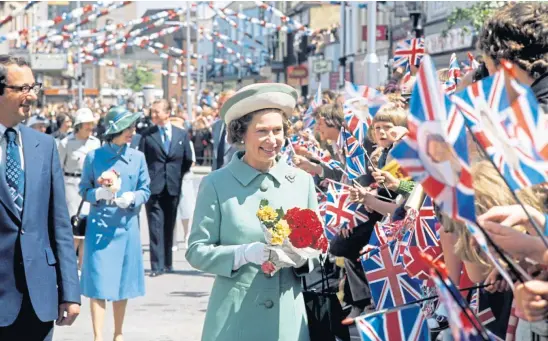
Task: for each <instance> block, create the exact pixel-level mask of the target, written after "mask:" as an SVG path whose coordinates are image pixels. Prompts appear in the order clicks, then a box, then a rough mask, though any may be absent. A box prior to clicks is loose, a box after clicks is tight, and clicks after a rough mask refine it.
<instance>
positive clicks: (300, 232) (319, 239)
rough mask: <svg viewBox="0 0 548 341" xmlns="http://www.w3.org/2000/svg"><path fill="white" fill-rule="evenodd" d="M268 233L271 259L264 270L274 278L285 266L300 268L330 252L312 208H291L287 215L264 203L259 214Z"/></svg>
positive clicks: (320, 224) (321, 227)
mask: <svg viewBox="0 0 548 341" xmlns="http://www.w3.org/2000/svg"><path fill="white" fill-rule="evenodd" d="M257 217H258V218H259V220H260V221H261V224H262V226H263V230H264V232H265V239H266V241H267V244H268V249H269V250H270V251H272V252H271V259H270V260H269V261H268V262H266V263H265V264H263V266H262V267H261V268H262V270H263V272H265V273H266V274H269V275H272V274H274V273H275V272H276V271H277V270H279V269H280V268H283V267H289V266H293V267H300V266H302V265H303V264H304V263H306V260H307V259H309V258H312V257H315V256H318V255H319V254H320V253H322V252H323V253H325V252H327V249H328V244H329V243H328V242H327V239H326V238H325V235H324V232H323V225H322V223H321V220H320V219H319V218H318V215H317V214H316V212H314V211H313V210H311V209H308V208H305V209H301V208H298V207H294V208H291V209H289V210H287V212H285V213H284V211H283V209H282V208H279V209H277V210H275V209H274V208H272V207H270V206H269V205H268V201H266V200H263V201H262V202H261V204H260V207H259V210H258V211H257Z"/></svg>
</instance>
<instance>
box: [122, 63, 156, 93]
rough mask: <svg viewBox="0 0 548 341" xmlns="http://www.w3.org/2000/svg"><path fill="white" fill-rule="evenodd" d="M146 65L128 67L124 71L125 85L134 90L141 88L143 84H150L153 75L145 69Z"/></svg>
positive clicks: (137, 90)
mask: <svg viewBox="0 0 548 341" xmlns="http://www.w3.org/2000/svg"><path fill="white" fill-rule="evenodd" d="M147 69H148V68H147V67H146V65H139V66H137V67H134V68H129V69H127V70H125V72H124V83H125V86H126V87H128V88H130V89H131V90H133V91H135V92H139V91H141V90H143V86H144V85H146V84H150V83H151V82H152V81H153V79H154V76H153V74H152V72H150V71H148V70H147Z"/></svg>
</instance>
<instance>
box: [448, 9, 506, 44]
mask: <svg viewBox="0 0 548 341" xmlns="http://www.w3.org/2000/svg"><path fill="white" fill-rule="evenodd" d="M504 4H505V2H504V1H478V2H476V3H474V4H473V5H472V6H470V7H465V8H456V9H455V10H453V13H451V14H450V15H449V17H447V27H446V28H445V29H444V30H443V31H442V35H443V36H444V37H445V36H446V35H447V32H448V31H449V30H450V29H452V28H453V27H454V26H455V25H457V24H458V23H459V22H463V21H464V22H469V23H470V24H471V25H472V27H473V29H474V31H476V32H479V31H480V30H481V28H482V27H483V24H484V23H485V21H486V20H487V19H488V18H489V17H491V15H493V13H495V12H496V10H497V9H498V8H500V7H502V6H503V5H504ZM463 31H464V32H463V33H469V31H470V30H469V28H468V27H463Z"/></svg>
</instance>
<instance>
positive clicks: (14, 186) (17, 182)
mask: <svg viewBox="0 0 548 341" xmlns="http://www.w3.org/2000/svg"><path fill="white" fill-rule="evenodd" d="M5 135H6V139H7V141H8V144H7V146H6V181H7V183H8V186H9V188H10V193H11V198H12V199H13V202H14V203H15V207H17V210H18V211H19V212H21V211H22V210H23V198H24V195H25V172H24V171H23V168H22V167H21V155H20V154H19V147H18V146H17V144H16V143H15V141H16V139H17V132H16V131H15V130H14V129H13V128H8V129H6V132H5Z"/></svg>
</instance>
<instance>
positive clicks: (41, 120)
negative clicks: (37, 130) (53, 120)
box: [27, 115, 49, 127]
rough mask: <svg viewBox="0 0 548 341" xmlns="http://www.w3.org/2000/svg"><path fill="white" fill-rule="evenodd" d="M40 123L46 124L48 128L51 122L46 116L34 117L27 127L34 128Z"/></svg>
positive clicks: (29, 120) (30, 119)
mask: <svg viewBox="0 0 548 341" xmlns="http://www.w3.org/2000/svg"><path fill="white" fill-rule="evenodd" d="M40 123H42V124H45V125H46V127H48V126H49V121H48V119H46V118H45V117H44V116H40V115H33V116H31V117H30V118H29V119H28V121H27V127H32V126H33V125H35V124H40Z"/></svg>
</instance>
